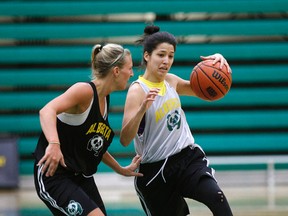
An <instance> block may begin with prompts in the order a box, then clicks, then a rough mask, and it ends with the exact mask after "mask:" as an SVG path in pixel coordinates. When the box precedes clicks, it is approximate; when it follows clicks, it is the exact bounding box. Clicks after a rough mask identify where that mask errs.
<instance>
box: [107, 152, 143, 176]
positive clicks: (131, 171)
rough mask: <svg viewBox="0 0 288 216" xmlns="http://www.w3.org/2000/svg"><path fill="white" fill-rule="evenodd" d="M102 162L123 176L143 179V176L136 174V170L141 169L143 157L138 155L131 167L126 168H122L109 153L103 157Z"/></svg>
mask: <svg viewBox="0 0 288 216" xmlns="http://www.w3.org/2000/svg"><path fill="white" fill-rule="evenodd" d="M102 161H103V162H104V163H105V164H106V165H107V166H109V167H111V168H112V169H113V170H114V171H115V172H116V173H118V174H120V175H123V176H138V177H141V176H143V174H141V173H138V172H135V170H136V169H137V168H138V167H139V164H140V162H141V157H140V156H139V155H136V156H135V157H134V158H133V159H132V162H131V164H130V165H128V166H126V167H122V166H120V164H119V163H118V162H117V161H116V160H115V158H114V157H113V156H112V155H111V154H110V153H109V152H108V151H106V153H105V154H104V155H103V158H102Z"/></svg>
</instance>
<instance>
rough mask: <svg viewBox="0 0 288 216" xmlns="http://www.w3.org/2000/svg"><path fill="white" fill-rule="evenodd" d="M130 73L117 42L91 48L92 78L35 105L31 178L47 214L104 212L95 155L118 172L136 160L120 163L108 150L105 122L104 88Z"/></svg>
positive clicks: (120, 85) (120, 84)
mask: <svg viewBox="0 0 288 216" xmlns="http://www.w3.org/2000/svg"><path fill="white" fill-rule="evenodd" d="M131 76H133V71H132V58H131V54H130V51H129V50H127V49H124V48H123V47H122V46H120V45H117V44H107V45H105V46H103V47H102V46H101V45H95V46H94V47H93V49H92V80H91V82H87V83H86V82H78V83H76V84H74V85H72V86H71V87H70V88H69V89H68V90H67V91H66V92H64V93H63V94H61V95H60V96H58V97H56V98H55V99H53V100H52V101H50V102H49V103H47V104H46V105H45V106H44V107H43V108H42V109H41V110H40V113H39V114H40V123H41V127H42V131H43V132H42V134H41V135H40V138H39V141H38V144H37V147H36V150H35V157H36V161H35V167H34V179H35V181H34V182H35V187H36V191H37V194H38V196H39V197H40V199H41V200H42V201H43V202H44V203H45V204H46V205H47V206H48V208H49V209H50V211H51V212H52V213H53V215H57V216H59V215H88V216H103V215H106V210H105V206H104V204H103V201H102V198H101V196H100V194H99V191H98V189H97V186H96V184H95V182H94V178H93V174H94V173H95V172H96V171H97V166H98V164H99V163H100V162H101V160H102V161H103V162H104V163H106V164H107V165H108V166H110V167H111V168H112V169H113V170H115V171H116V172H117V173H119V174H121V175H124V176H141V174H140V173H137V172H134V171H135V169H136V168H137V167H138V165H139V163H140V157H139V156H135V157H134V158H133V160H132V163H131V164H130V165H129V166H127V167H121V166H120V165H119V164H118V163H117V161H116V160H115V159H114V158H113V157H112V156H111V155H110V154H109V153H108V151H107V148H108V147H109V145H110V144H111V142H112V140H113V136H114V132H113V130H112V128H111V127H110V125H109V122H108V109H109V94H110V93H111V92H113V91H117V90H124V89H125V87H126V85H127V82H128V80H129V78H130V77H131Z"/></svg>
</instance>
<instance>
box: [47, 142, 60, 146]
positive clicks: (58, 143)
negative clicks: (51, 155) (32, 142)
mask: <svg viewBox="0 0 288 216" xmlns="http://www.w3.org/2000/svg"><path fill="white" fill-rule="evenodd" d="M48 144H57V145H60V142H49V143H48Z"/></svg>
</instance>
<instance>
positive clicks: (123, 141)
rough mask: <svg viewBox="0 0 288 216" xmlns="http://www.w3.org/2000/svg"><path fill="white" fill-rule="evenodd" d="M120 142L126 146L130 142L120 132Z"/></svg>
mask: <svg viewBox="0 0 288 216" xmlns="http://www.w3.org/2000/svg"><path fill="white" fill-rule="evenodd" d="M120 143H121V145H122V146H124V147H126V146H128V145H129V144H130V141H128V140H127V139H125V138H124V136H123V135H122V134H120Z"/></svg>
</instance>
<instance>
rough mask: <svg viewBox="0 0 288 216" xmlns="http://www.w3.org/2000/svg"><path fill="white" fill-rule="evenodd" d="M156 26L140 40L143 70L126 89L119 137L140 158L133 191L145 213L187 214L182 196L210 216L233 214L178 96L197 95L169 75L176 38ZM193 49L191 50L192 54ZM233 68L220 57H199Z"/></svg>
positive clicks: (173, 76) (153, 214)
mask: <svg viewBox="0 0 288 216" xmlns="http://www.w3.org/2000/svg"><path fill="white" fill-rule="evenodd" d="M159 30H160V29H159V27H157V26H147V27H146V28H145V30H144V35H143V37H142V38H141V39H140V40H139V41H138V42H139V43H140V44H142V45H143V63H144V66H145V72H144V74H143V76H140V77H139V78H138V80H136V81H135V82H133V83H132V85H131V86H130V88H129V90H128V94H127V98H126V104H125V109H124V118H123V127H122V131H121V135H120V141H121V143H122V145H124V146H127V145H129V144H130V143H131V141H132V140H133V139H134V145H135V149H136V152H137V153H138V154H139V155H141V157H142V160H141V164H140V167H139V172H141V173H142V174H143V175H144V176H143V177H141V178H138V177H136V178H135V189H136V192H137V194H138V196H139V199H140V202H141V204H142V207H143V209H144V211H145V213H146V214H147V215H152V216H184V215H188V214H189V209H188V206H187V204H186V202H185V200H184V198H190V199H194V200H197V201H199V202H202V203H204V204H205V205H206V206H208V208H209V209H210V210H211V211H212V212H213V215H214V216H231V215H232V212H231V209H230V206H229V204H228V202H227V199H226V197H225V195H224V193H223V191H222V190H221V189H220V188H219V186H218V184H217V181H216V179H215V178H214V170H213V169H212V168H210V167H209V166H208V160H207V158H206V156H205V153H204V151H203V150H202V149H201V147H200V146H199V145H197V144H196V143H195V141H194V138H193V136H192V134H191V132H190V128H189V125H188V123H187V121H186V118H185V114H184V112H183V110H182V108H181V103H180V99H179V95H190V96H195V94H194V92H193V91H192V89H191V86H190V82H189V81H188V80H183V79H181V78H179V77H178V76H176V75H173V74H169V70H170V67H171V66H172V64H173V61H174V55H175V51H176V44H177V43H176V39H175V37H174V36H173V35H172V34H170V33H168V32H161V31H159ZM192 51H193V50H192ZM202 59H203V60H206V59H212V60H214V64H215V63H216V62H220V68H222V67H223V66H224V65H225V66H227V68H229V71H230V72H231V69H230V67H229V65H228V63H227V61H226V60H225V58H224V57H223V56H222V55H220V54H215V55H211V56H208V57H202Z"/></svg>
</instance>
